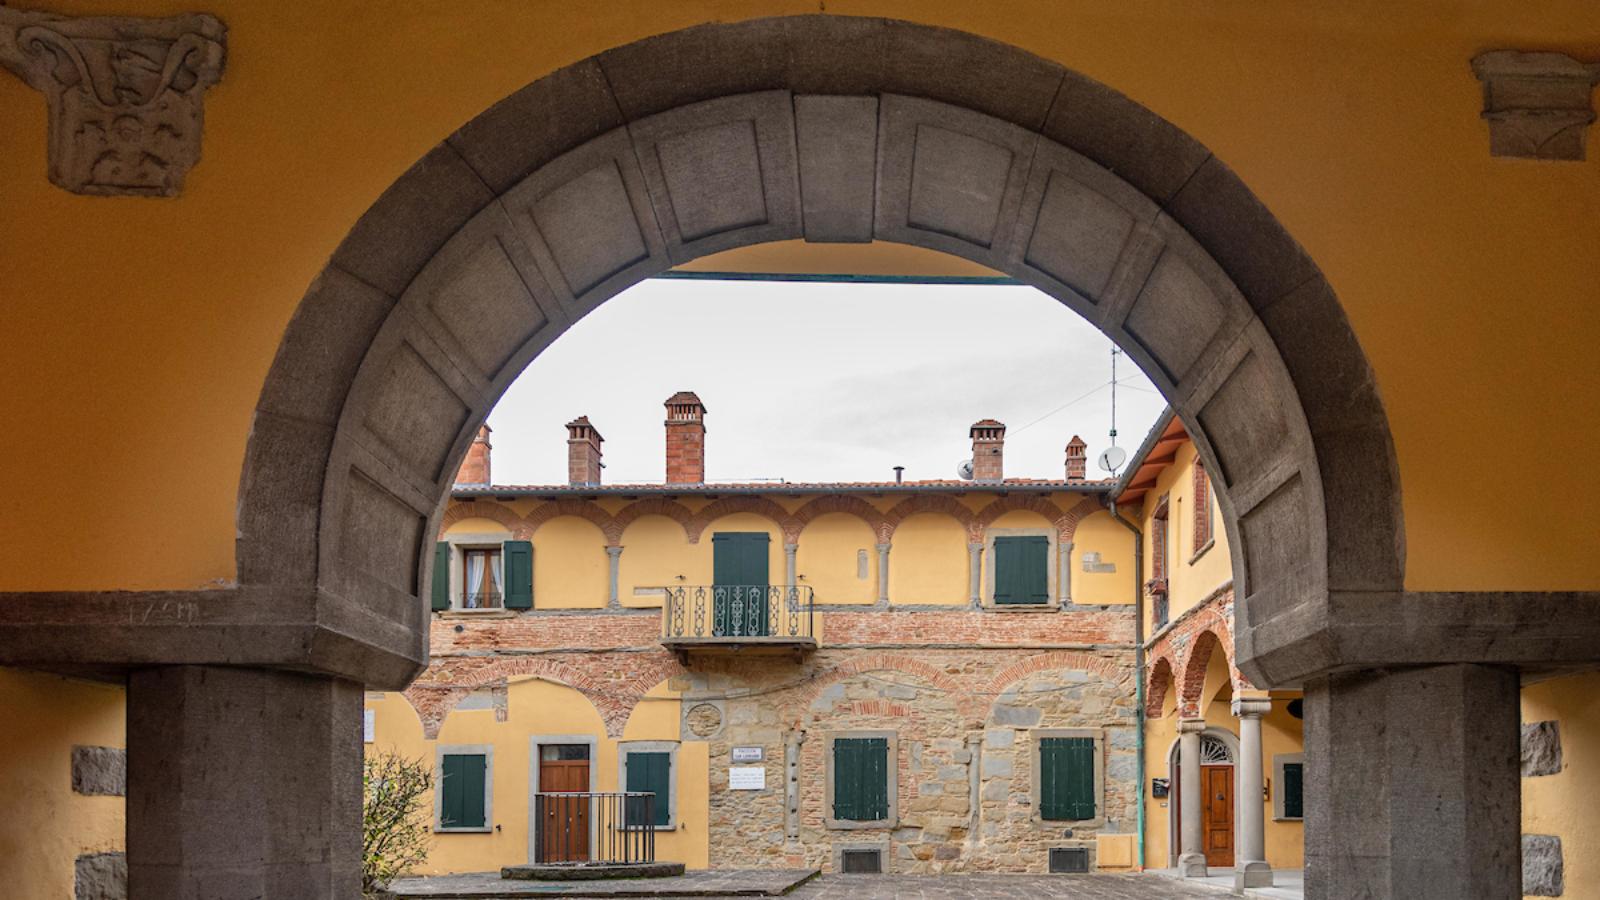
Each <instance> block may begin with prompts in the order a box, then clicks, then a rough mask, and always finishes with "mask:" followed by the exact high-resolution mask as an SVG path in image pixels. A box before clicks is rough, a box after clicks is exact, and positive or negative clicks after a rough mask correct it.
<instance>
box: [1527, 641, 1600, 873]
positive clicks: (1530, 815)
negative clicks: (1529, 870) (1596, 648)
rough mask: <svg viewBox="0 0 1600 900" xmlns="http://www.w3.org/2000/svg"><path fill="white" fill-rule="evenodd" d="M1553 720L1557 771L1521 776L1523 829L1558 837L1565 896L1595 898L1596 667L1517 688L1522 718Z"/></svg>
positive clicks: (1599, 773)
mask: <svg viewBox="0 0 1600 900" xmlns="http://www.w3.org/2000/svg"><path fill="white" fill-rule="evenodd" d="M1550 719H1554V720H1555V721H1556V722H1557V723H1558V726H1557V727H1559V728H1560V729H1561V771H1560V773H1558V774H1555V775H1540V776H1537V777H1533V778H1524V779H1522V831H1523V833H1524V834H1553V835H1555V836H1557V837H1559V838H1561V855H1562V860H1563V869H1564V872H1563V875H1564V878H1565V885H1566V892H1565V894H1563V896H1566V897H1600V816H1597V815H1596V814H1595V800H1596V798H1600V672H1586V673H1584V674H1581V675H1569V676H1566V677H1563V678H1554V679H1551V680H1549V681H1542V682H1539V683H1538V684H1534V685H1530V686H1528V687H1526V688H1524V689H1523V691H1522V721H1524V722H1542V721H1546V720H1550Z"/></svg>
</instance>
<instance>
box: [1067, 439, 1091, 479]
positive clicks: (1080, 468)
mask: <svg viewBox="0 0 1600 900" xmlns="http://www.w3.org/2000/svg"><path fill="white" fill-rule="evenodd" d="M1088 453H1089V445H1088V444H1085V443H1084V442H1083V438H1081V437H1078V436H1077V435H1073V436H1072V440H1070V441H1068V442H1067V480H1068V481H1083V480H1085V479H1086V478H1088V477H1089V473H1088V468H1089V459H1088Z"/></svg>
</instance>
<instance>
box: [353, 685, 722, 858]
mask: <svg viewBox="0 0 1600 900" xmlns="http://www.w3.org/2000/svg"><path fill="white" fill-rule="evenodd" d="M678 703H679V702H678V700H677V699H676V698H675V697H674V696H673V695H672V692H670V691H669V690H668V689H667V688H666V687H665V685H658V686H657V687H656V688H655V689H653V690H651V691H650V692H649V693H648V694H647V695H646V697H645V698H644V699H642V700H641V702H640V704H639V705H638V706H637V707H636V708H635V710H634V712H633V714H632V716H630V718H629V721H628V723H627V725H626V726H625V727H624V730H623V740H624V741H634V740H676V739H677V737H678V717H679V709H678ZM367 708H368V709H371V710H374V711H375V722H374V738H375V740H374V741H373V743H371V744H368V745H367V749H368V752H373V751H378V750H391V751H394V752H397V753H400V754H403V755H405V756H407V757H409V758H412V759H422V760H425V761H427V763H428V765H430V766H433V765H434V764H435V760H436V758H437V755H438V753H439V752H440V748H448V747H452V746H483V745H488V746H490V747H493V762H492V764H491V765H492V773H491V776H490V777H491V778H492V783H491V785H490V797H491V798H492V799H491V809H490V816H491V820H492V821H491V823H490V824H491V825H493V826H494V827H495V830H494V831H491V832H484V833H437V832H436V833H435V834H434V836H433V843H432V849H431V852H430V854H429V857H428V861H427V863H426V865H424V866H423V867H421V868H420V869H419V874H444V873H450V872H483V871H490V870H494V869H498V868H499V867H501V866H504V865H510V864H515V863H521V862H525V861H527V860H528V858H529V857H528V850H529V842H528V841H529V835H528V807H529V805H530V796H531V794H530V789H531V788H532V787H533V785H534V781H535V779H536V778H537V775H536V774H535V773H534V769H533V768H532V764H533V760H532V758H531V754H530V750H531V747H532V741H533V739H534V738H535V737H537V736H580V737H592V738H594V739H595V741H596V744H595V753H594V758H593V759H591V760H590V773H591V778H592V781H593V784H594V789H595V790H597V791H615V790H617V789H618V741H615V740H612V739H610V738H608V737H607V736H606V733H605V726H604V723H603V722H602V720H601V717H600V713H599V712H598V711H597V710H596V709H595V708H594V706H593V704H591V703H590V702H589V701H588V699H587V698H585V697H584V696H583V694H582V693H580V692H579V691H577V690H575V689H573V688H570V687H567V686H566V685H561V684H556V683H553V682H548V681H543V680H540V679H528V680H524V681H517V682H513V683H512V684H511V685H510V686H509V687H508V689H507V696H506V721H504V722H498V721H496V719H495V711H494V710H493V709H471V710H463V709H456V710H453V711H452V712H451V713H450V714H449V715H448V716H447V717H446V718H445V720H444V725H443V726H442V727H441V728H440V730H439V736H438V739H437V740H432V741H430V740H427V739H426V738H424V737H423V729H422V723H421V721H420V720H419V719H418V718H417V714H416V711H415V710H413V709H412V707H411V704H410V703H409V702H407V700H406V698H405V697H404V695H402V694H399V693H392V692H391V693H385V694H383V695H382V696H381V699H379V698H376V697H375V695H369V696H368V699H367ZM708 760H709V755H708V753H707V749H706V745H705V743H704V742H702V741H695V742H689V743H685V744H682V745H680V747H679V749H678V757H677V771H676V773H675V780H674V782H673V788H674V790H677V791H678V792H679V793H678V800H677V812H678V821H679V825H678V827H677V828H676V829H675V830H672V831H663V832H659V833H658V834H657V837H656V858H657V859H661V860H665V861H673V862H683V863H685V864H686V865H688V866H690V867H691V868H705V867H706V866H707V865H708V859H709V844H708V842H707V833H708V832H707V827H706V821H707V811H708V809H709V803H708V799H707V798H708V797H709V782H708V778H707V773H708V771H709V770H708V768H707V766H708ZM432 804H433V799H432V797H431V796H430V797H429V798H428V807H427V808H428V809H429V810H430V815H431V810H432V809H433V805H432Z"/></svg>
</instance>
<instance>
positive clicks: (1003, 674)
mask: <svg viewBox="0 0 1600 900" xmlns="http://www.w3.org/2000/svg"><path fill="white" fill-rule="evenodd" d="M1051 669H1076V670H1078V671H1081V672H1093V673H1094V674H1096V675H1098V676H1100V677H1101V678H1104V679H1105V680H1107V681H1113V682H1115V681H1123V680H1126V678H1127V677H1128V671H1129V670H1128V668H1127V665H1126V664H1125V663H1121V662H1118V661H1116V660H1112V659H1107V658H1106V657H1102V656H1092V655H1090V654H1088V653H1078V652H1075V651H1071V650H1056V651H1052V652H1050V653H1035V654H1033V655H1031V656H1029V657H1028V658H1027V659H1023V660H1019V661H1018V662H1014V663H1012V664H1011V665H1009V666H1006V667H1005V668H1004V669H1001V670H1000V671H999V672H996V673H995V676H994V680H993V681H991V682H990V683H989V688H988V693H989V694H990V695H991V696H995V697H998V696H1000V695H1001V694H1002V693H1004V692H1005V691H1006V689H1007V688H1009V687H1011V686H1012V685H1013V684H1016V683H1017V682H1019V681H1021V680H1022V679H1024V678H1027V677H1028V676H1029V675H1032V674H1034V673H1035V672H1043V671H1047V670H1051Z"/></svg>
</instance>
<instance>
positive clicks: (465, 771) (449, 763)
mask: <svg viewBox="0 0 1600 900" xmlns="http://www.w3.org/2000/svg"><path fill="white" fill-rule="evenodd" d="M488 771H489V760H488V757H487V756H486V755H485V754H482V753H444V754H441V755H440V757H439V829H440V830H441V831H449V830H470V831H481V830H484V829H486V828H487V827H488V823H489V818H488V793H489V792H488V787H489V785H488Z"/></svg>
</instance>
